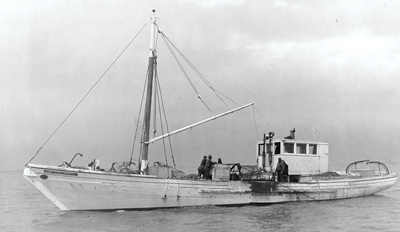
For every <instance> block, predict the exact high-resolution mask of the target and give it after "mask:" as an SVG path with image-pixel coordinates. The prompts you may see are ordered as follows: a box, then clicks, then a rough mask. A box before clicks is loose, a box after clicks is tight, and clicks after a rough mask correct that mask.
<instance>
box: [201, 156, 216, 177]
mask: <svg viewBox="0 0 400 232" xmlns="http://www.w3.org/2000/svg"><path fill="white" fill-rule="evenodd" d="M214 164H215V162H213V161H212V155H209V156H208V159H207V162H206V166H205V167H204V176H205V179H206V180H211V179H212V175H210V170H211V169H212V165H214Z"/></svg>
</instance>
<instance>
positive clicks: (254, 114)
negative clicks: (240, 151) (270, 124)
mask: <svg viewBox="0 0 400 232" xmlns="http://www.w3.org/2000/svg"><path fill="white" fill-rule="evenodd" d="M252 108H253V118H254V126H255V128H256V139H257V140H258V130H257V122H256V113H255V111H254V108H255V106H254V105H253V107H252Z"/></svg>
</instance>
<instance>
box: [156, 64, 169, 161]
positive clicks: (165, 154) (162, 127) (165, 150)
mask: <svg viewBox="0 0 400 232" xmlns="http://www.w3.org/2000/svg"><path fill="white" fill-rule="evenodd" d="M154 79H155V82H154V84H155V87H156V86H158V85H157V82H159V80H158V73H157V68H156V69H155V76H154ZM154 91H155V92H157V91H158V88H156V89H154ZM154 96H157V98H155V99H154V102H156V101H158V102H159V104H158V108H159V110H158V111H159V112H160V127H161V133H162V134H164V126H163V123H162V115H161V106H160V105H161V102H160V95H159V94H156V95H154ZM154 115H155V112H154ZM155 119H156V117H154V120H155ZM163 147H164V156H165V164H166V165H167V166H168V159H167V149H166V148H165V140H164V139H163Z"/></svg>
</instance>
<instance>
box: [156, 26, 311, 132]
mask: <svg viewBox="0 0 400 232" xmlns="http://www.w3.org/2000/svg"><path fill="white" fill-rule="evenodd" d="M159 21H161V22H162V23H164V22H163V21H162V20H161V19H160V20H159ZM164 25H165V23H164ZM165 27H167V28H168V29H170V30H171V31H172V29H171V28H169V27H168V26H167V25H165ZM172 32H173V31H172ZM174 34H175V35H176V33H174ZM178 37H179V36H178ZM180 40H181V41H182V42H183V43H185V44H186V45H187V46H188V47H189V48H191V49H192V50H193V51H194V52H195V53H196V54H197V55H198V56H200V57H201V58H202V59H203V60H204V61H206V62H207V63H208V64H209V65H211V66H212V67H213V68H214V69H215V70H217V71H218V72H219V73H221V74H222V75H223V76H225V77H226V78H228V79H229V80H231V81H232V82H233V83H235V84H236V85H237V86H239V87H240V88H241V89H242V90H244V91H245V92H246V93H247V94H249V95H250V96H251V97H253V98H254V99H255V100H257V101H258V102H260V103H261V104H262V105H264V106H265V107H267V108H269V109H270V110H272V111H274V112H275V113H276V114H278V115H280V116H281V117H283V118H285V119H286V120H288V121H290V122H291V123H293V124H294V125H296V126H298V127H300V128H302V129H304V130H305V131H307V132H311V133H312V131H310V130H309V129H307V128H305V127H303V126H301V125H300V124H298V123H296V122H294V121H293V120H291V119H290V118H288V117H287V116H285V115H283V114H282V113H280V112H278V111H277V110H275V109H273V108H271V107H270V106H268V105H267V104H265V103H264V102H262V101H261V100H259V99H258V98H257V97H255V96H254V95H253V94H251V93H250V92H249V91H247V90H246V89H245V88H243V87H242V86H241V85H239V84H238V83H236V82H235V81H234V80H232V79H231V78H229V77H228V76H227V75H225V74H224V73H223V72H221V71H220V70H219V69H218V68H217V67H215V66H214V65H213V64H212V63H210V62H209V61H208V60H207V59H205V58H204V57H203V56H201V55H200V54H199V53H198V52H196V50H194V49H193V48H192V47H190V46H189V45H188V44H187V43H186V42H185V41H184V40H183V39H181V38H180Z"/></svg>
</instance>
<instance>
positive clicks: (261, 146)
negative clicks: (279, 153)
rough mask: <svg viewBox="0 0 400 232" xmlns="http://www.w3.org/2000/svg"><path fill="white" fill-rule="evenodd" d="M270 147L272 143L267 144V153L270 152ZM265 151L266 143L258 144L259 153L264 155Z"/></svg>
mask: <svg viewBox="0 0 400 232" xmlns="http://www.w3.org/2000/svg"><path fill="white" fill-rule="evenodd" d="M270 147H271V145H270V144H265V154H268V151H269V150H270ZM263 151H264V144H262V143H260V144H258V155H262V154H263Z"/></svg>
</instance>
